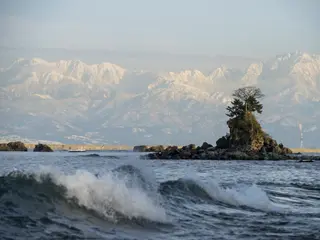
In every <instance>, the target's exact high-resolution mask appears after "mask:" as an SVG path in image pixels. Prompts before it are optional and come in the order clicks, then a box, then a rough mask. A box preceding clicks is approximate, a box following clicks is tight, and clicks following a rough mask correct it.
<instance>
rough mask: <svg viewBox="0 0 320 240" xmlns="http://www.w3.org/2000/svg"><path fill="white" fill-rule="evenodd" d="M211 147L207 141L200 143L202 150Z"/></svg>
mask: <svg viewBox="0 0 320 240" xmlns="http://www.w3.org/2000/svg"><path fill="white" fill-rule="evenodd" d="M211 147H213V146H212V145H211V144H209V143H207V142H204V143H202V145H201V148H202V149H203V150H207V149H208V148H211Z"/></svg>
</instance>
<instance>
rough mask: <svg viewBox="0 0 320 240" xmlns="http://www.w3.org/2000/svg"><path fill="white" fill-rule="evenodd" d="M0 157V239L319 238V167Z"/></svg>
mask: <svg viewBox="0 0 320 240" xmlns="http://www.w3.org/2000/svg"><path fill="white" fill-rule="evenodd" d="M141 155H143V153H136V152H131V151H103V152H102V151H101V152H88V151H87V152H82V153H81V152H80V153H72V152H53V153H34V152H1V153H0V176H1V177H0V239H2V240H9V239H21V240H25V239H113V240H115V239H128V240H129V239H130V240H131V239H132V240H133V239H152V240H153V239H154V240H158V239H161V240H163V239H172V240H178V239H179V240H180V239H184V240H189V239H190V240H191V239H192V240H196V239H199V240H206V239H221V240H222V239H228V240H232V239H246V240H248V239H259V240H264V239H272V240H273V239H299V240H300V239H303V240H307V239H310V240H311V239H320V161H314V162H304V163H303V162H298V161H261V160H260V161H203V160H198V161H196V160H195V161H193V160H170V161H169V160H146V159H141Z"/></svg>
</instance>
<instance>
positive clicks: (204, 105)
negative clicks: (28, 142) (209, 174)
mask: <svg viewBox="0 0 320 240" xmlns="http://www.w3.org/2000/svg"><path fill="white" fill-rule="evenodd" d="M247 85H256V86H258V87H260V88H261V90H262V91H263V92H264V93H265V94H266V97H265V99H263V103H264V113H263V115H262V116H259V119H260V120H261V123H262V124H263V127H265V128H266V129H267V131H269V132H270V133H271V134H272V135H274V137H275V138H277V139H279V141H283V142H284V143H285V144H287V145H289V146H293V147H294V146H297V145H299V136H300V133H299V129H298V123H302V124H303V126H304V127H305V128H304V129H306V130H305V138H304V139H305V145H306V144H309V145H310V147H312V146H313V145H315V144H316V142H315V140H316V139H317V136H318V137H319V136H320V132H319V129H320V126H319V120H320V56H319V55H311V54H307V53H303V52H294V53H288V54H284V55H281V56H280V55H279V56H276V57H274V58H272V59H268V60H267V61H257V62H252V63H250V64H248V66H247V67H246V68H245V69H235V68H232V67H228V65H226V64H224V65H221V66H220V67H217V68H213V69H211V71H210V72H208V73H205V72H201V71H200V70H197V69H190V68H187V69H185V70H182V71H167V72H165V71H158V72H157V71H147V70H144V69H141V70H129V69H126V68H124V67H122V66H119V65H117V64H112V63H108V62H103V63H99V64H87V63H84V62H82V61H79V60H60V61H52V62H50V61H46V60H44V59H40V58H33V59H21V58H20V59H17V60H16V61H14V62H12V64H10V65H9V66H8V67H6V68H2V69H0V98H1V108H0V112H1V116H2V121H1V125H0V131H1V135H2V136H6V135H18V136H21V137H24V138H33V139H46V140H52V141H59V142H66V143H67V142H74V141H82V142H94V143H109V144H113V143H115V142H117V143H118V142H119V143H121V144H141V143H150V144H154V143H163V144H169V143H172V144H185V143H190V142H195V143H199V142H202V141H210V142H215V140H216V139H217V137H218V136H219V135H222V134H224V133H225V132H226V131H227V127H226V124H225V122H226V120H227V117H226V116H225V112H226V111H225V108H226V106H227V104H228V103H229V102H230V101H231V99H232V98H231V94H232V91H234V90H235V89H236V88H238V87H240V86H247ZM312 144H313V145H312Z"/></svg>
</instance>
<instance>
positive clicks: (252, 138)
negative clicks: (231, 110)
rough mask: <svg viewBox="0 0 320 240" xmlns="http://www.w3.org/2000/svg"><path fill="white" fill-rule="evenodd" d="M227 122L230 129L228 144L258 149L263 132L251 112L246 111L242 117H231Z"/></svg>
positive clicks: (233, 146)
mask: <svg viewBox="0 0 320 240" xmlns="http://www.w3.org/2000/svg"><path fill="white" fill-rule="evenodd" d="M227 124H228V127H229V129H230V146H231V147H232V148H241V149H243V150H247V151H255V152H256V151H260V149H261V148H262V146H263V143H264V135H265V133H264V132H263V130H262V128H261V126H260V124H259V123H258V121H257V119H256V118H255V116H254V115H253V114H251V113H250V112H248V113H247V114H245V115H244V116H243V117H237V118H232V119H230V120H229V121H228V122H227Z"/></svg>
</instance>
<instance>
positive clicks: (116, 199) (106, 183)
mask: <svg viewBox="0 0 320 240" xmlns="http://www.w3.org/2000/svg"><path fill="white" fill-rule="evenodd" d="M41 174H50V176H52V178H53V181H54V182H55V183H56V184H59V185H63V186H64V187H66V189H67V195H68V196H67V197H68V198H76V199H77V200H78V203H79V204H80V205H82V206H84V207H86V208H87V209H91V210H94V211H96V212H98V213H99V214H101V215H103V216H104V217H106V218H108V219H109V220H111V221H114V222H117V220H118V219H117V217H116V213H120V214H123V215H125V216H126V217H127V218H128V219H132V218H144V219H148V220H151V221H156V222H167V221H168V220H167V215H166V212H165V210H164V209H163V208H162V207H161V206H160V205H159V204H158V203H156V201H155V200H153V199H152V198H151V197H150V196H148V194H147V193H146V192H145V191H144V190H142V189H141V188H139V186H136V187H128V186H127V185H126V184H125V182H124V181H123V180H121V179H118V178H117V177H115V175H113V174H112V173H105V174H104V175H103V176H99V178H97V177H96V176H95V175H94V174H92V173H90V172H88V171H86V170H78V171H76V172H75V173H74V174H69V175H68V174H65V173H62V172H61V171H59V170H56V169H52V168H51V167H49V168H42V170H41V173H40V175H41Z"/></svg>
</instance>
